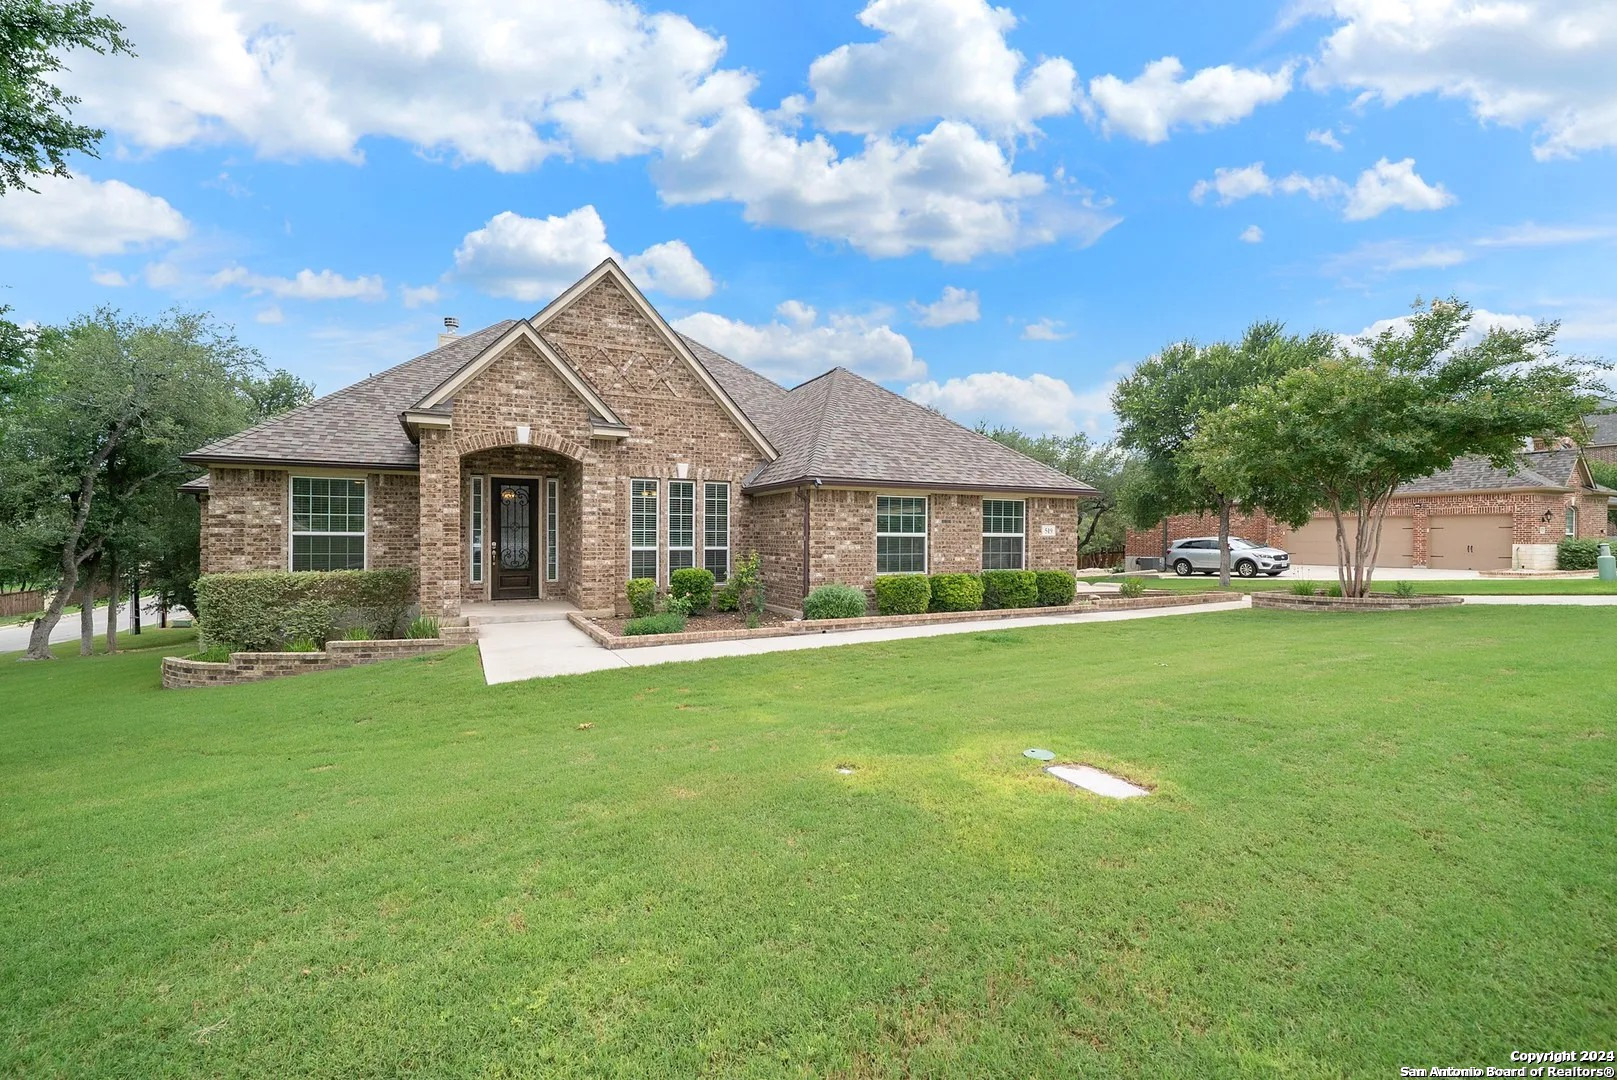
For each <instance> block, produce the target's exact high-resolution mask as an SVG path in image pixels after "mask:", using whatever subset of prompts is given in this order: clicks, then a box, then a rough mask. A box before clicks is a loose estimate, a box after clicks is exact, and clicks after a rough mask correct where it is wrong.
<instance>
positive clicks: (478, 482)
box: [466, 476, 483, 585]
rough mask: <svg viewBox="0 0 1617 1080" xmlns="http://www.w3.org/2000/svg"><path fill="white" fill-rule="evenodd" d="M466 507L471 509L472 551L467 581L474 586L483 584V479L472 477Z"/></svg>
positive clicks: (469, 545) (469, 542)
mask: <svg viewBox="0 0 1617 1080" xmlns="http://www.w3.org/2000/svg"><path fill="white" fill-rule="evenodd" d="M466 505H467V506H468V507H470V510H469V512H468V514H467V517H468V518H469V519H470V527H469V529H468V532H469V533H470V534H471V535H470V536H468V537H467V546H468V547H469V548H470V549H471V561H470V564H469V566H468V567H467V577H466V580H468V581H470V582H471V583H472V584H473V585H481V584H482V583H483V478H482V477H481V476H473V477H472V486H471V491H470V493H469V495H468V499H467V503H466Z"/></svg>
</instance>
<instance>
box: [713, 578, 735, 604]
mask: <svg viewBox="0 0 1617 1080" xmlns="http://www.w3.org/2000/svg"><path fill="white" fill-rule="evenodd" d="M740 606H741V596H740V594H739V593H737V592H736V590H735V586H734V583H733V582H732V583H731V584H727V585H725V587H724V588H722V589H719V590H718V591H717V592H715V593H714V594H713V610H714V611H734V610H736V608H738V607H740Z"/></svg>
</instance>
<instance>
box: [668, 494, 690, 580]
mask: <svg viewBox="0 0 1617 1080" xmlns="http://www.w3.org/2000/svg"><path fill="white" fill-rule="evenodd" d="M695 565H696V482H695V481H694V480H670V481H668V573H669V574H670V575H672V574H673V572H674V571H675V570H686V569H689V568H690V567H692V566H695Z"/></svg>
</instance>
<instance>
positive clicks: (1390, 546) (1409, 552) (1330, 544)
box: [1280, 517, 1415, 567]
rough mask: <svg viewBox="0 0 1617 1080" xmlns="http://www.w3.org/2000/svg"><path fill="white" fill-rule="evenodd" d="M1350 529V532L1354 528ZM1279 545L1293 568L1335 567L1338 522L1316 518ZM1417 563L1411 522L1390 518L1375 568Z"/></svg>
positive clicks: (1382, 536)
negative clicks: (1285, 551) (1289, 558)
mask: <svg viewBox="0 0 1617 1080" xmlns="http://www.w3.org/2000/svg"><path fill="white" fill-rule="evenodd" d="M1348 527H1349V528H1350V529H1351V528H1352V525H1351V524H1349V526H1348ZM1350 539H1351V534H1350ZM1280 546H1281V547H1283V548H1285V549H1286V550H1287V551H1288V552H1290V553H1291V564H1292V565H1293V566H1335V565H1336V522H1334V521H1332V520H1331V519H1329V518H1315V519H1314V520H1313V521H1310V522H1309V523H1308V524H1307V525H1304V526H1303V527H1302V528H1300V529H1298V530H1296V531H1295V532H1293V533H1292V534H1291V535H1290V536H1288V537H1287V538H1286V539H1285V541H1284V542H1282V543H1281V545H1280ZM1414 561H1415V530H1414V526H1413V525H1412V524H1411V523H1410V519H1409V518H1395V517H1390V518H1388V519H1387V520H1386V523H1385V524H1384V525H1382V526H1381V550H1380V551H1379V552H1377V554H1376V565H1377V566H1394V567H1396V566H1410V565H1413V563H1414Z"/></svg>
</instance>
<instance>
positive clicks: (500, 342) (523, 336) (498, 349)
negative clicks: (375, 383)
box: [410, 319, 624, 427]
mask: <svg viewBox="0 0 1617 1080" xmlns="http://www.w3.org/2000/svg"><path fill="white" fill-rule="evenodd" d="M519 341H522V342H526V343H527V344H528V345H529V346H530V347H531V348H532V349H533V350H534V352H536V353H538V354H539V356H540V357H541V358H543V359H544V361H545V362H546V363H547V364H549V366H550V367H551V368H552V369H553V370H554V371H555V372H556V374H557V375H559V376H560V377H561V380H562V382H564V383H566V384H567V387H568V388H569V389H570V390H572V392H573V393H574V394H576V395H578V397H579V398H580V399H581V400H582V401H583V402H584V404H585V405H587V406H589V408H590V411H591V412H592V413H593V414H594V416H595V417H597V418H599V419H600V420H601V421H603V422H604V424H606V425H614V426H617V427H623V426H624V424H623V421H622V420H620V419H619V418H618V414H617V413H615V412H613V411H612V407H611V406H610V405H608V404H607V403H606V401H605V400H604V399H602V397H601V395H600V394H598V393H596V391H595V388H594V387H592V386H591V385H590V384H589V383H588V382H586V381H585V380H584V377H583V376H582V375H580V374H579V373H578V372H577V371H575V370H573V366H572V365H571V364H568V363H567V362H566V361H564V360H563V359H562V358H561V356H560V355H559V354H558V353H557V352H556V349H555V347H554V346H553V345H551V343H550V342H548V341H546V340H545V338H544V335H542V334H540V333H539V332H538V331H537V330H535V329H534V327H533V324H532V323H530V322H528V321H527V320H526V319H523V320H520V321H518V322H516V323H514V324H512V325H511V327H510V328H509V329H507V330H506V332H505V333H504V334H501V335H500V336H499V337H498V338H496V339H494V340H493V341H491V342H490V343H489V344H488V345H487V346H486V347H485V348H484V349H483V350H482V351H481V352H479V353H478V354H477V355H476V356H474V357H472V358H471V359H470V360H469V361H467V363H466V364H465V365H464V366H463V367H461V369H460V370H458V371H456V372H454V373H453V374H452V375H450V376H449V377H447V378H446V379H444V380H443V381H442V382H440V383H439V384H438V385H437V386H435V387H433V389H432V390H431V391H430V392H428V393H427V394H426V395H424V396H423V397H422V398H421V400H419V401H417V402H416V403H415V405H414V406H412V408H411V409H410V411H411V412H419V413H428V412H431V411H432V410H434V409H437V408H438V407H439V406H442V405H443V404H444V403H446V402H447V401H449V400H450V399H451V398H453V397H454V396H455V393H456V391H458V390H460V389H461V388H462V387H464V386H466V385H467V384H468V383H470V382H471V381H472V380H473V379H475V378H477V376H479V375H481V374H482V373H483V372H484V371H485V370H487V369H488V367H489V365H490V364H493V363H494V361H496V360H498V359H499V358H500V357H502V356H504V355H505V354H506V352H507V351H509V350H510V348H511V346H513V345H515V344H516V343H517V342H519Z"/></svg>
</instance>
